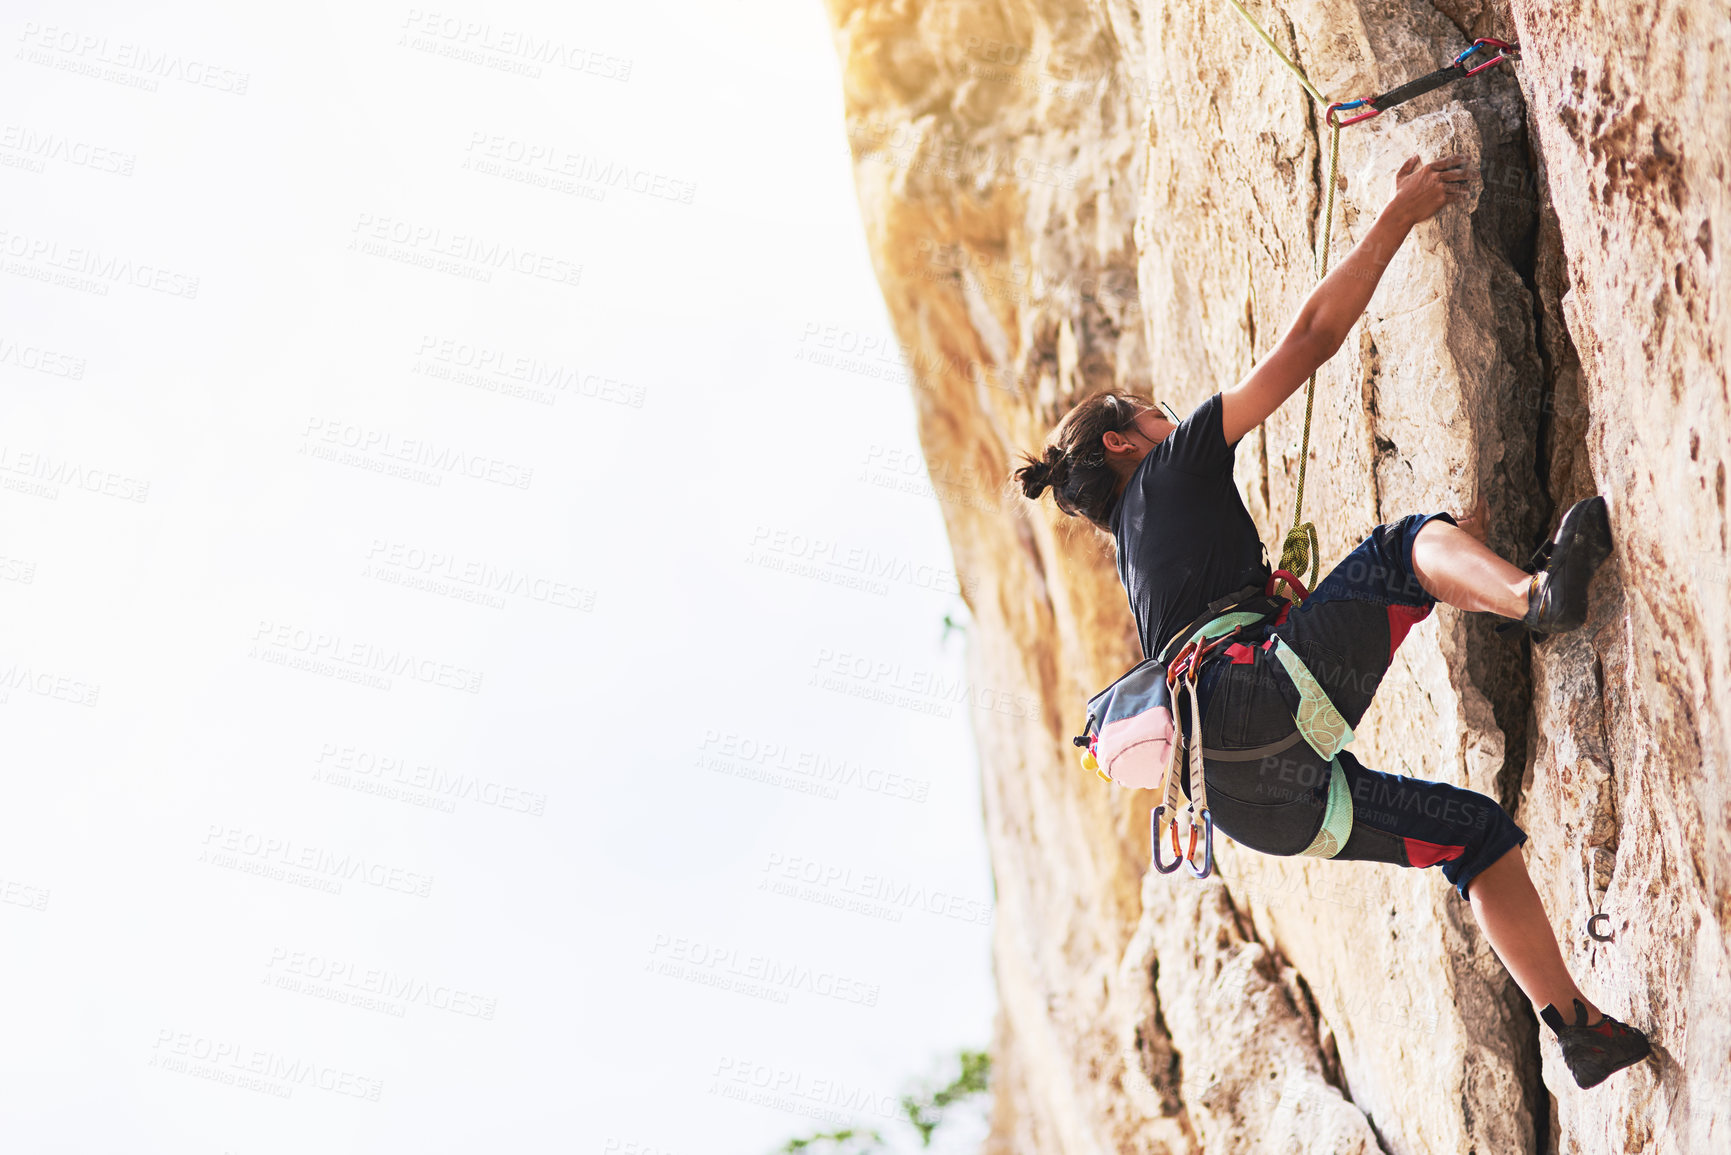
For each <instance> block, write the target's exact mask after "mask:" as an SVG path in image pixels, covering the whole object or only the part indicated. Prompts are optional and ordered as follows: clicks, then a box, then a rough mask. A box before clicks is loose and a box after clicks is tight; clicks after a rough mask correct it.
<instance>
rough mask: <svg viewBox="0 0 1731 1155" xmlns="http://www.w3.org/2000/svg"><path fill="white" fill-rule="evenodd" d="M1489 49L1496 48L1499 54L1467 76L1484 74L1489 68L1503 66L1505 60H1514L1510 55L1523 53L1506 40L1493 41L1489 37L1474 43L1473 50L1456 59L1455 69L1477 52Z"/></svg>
mask: <svg viewBox="0 0 1731 1155" xmlns="http://www.w3.org/2000/svg"><path fill="white" fill-rule="evenodd" d="M1487 47H1488V48H1495V49H1496V50H1497V54H1496V55H1495V56H1493V57H1491V58H1490V59H1489V60H1487V61H1485V62H1484V63H1483V64H1481V65H1479V66H1478V67H1477V68H1469V69H1467V70H1466V74H1467V75H1468V76H1476V75H1478V74H1479V73H1481V72H1483V71H1484V70H1485V69H1487V68H1490V67H1492V66H1494V65H1498V64H1501V63H1502V62H1503V61H1505V60H1511V59H1513V57H1512V56H1511V55H1510V53H1514V54H1515V55H1516V56H1518V55H1520V51H1521V50H1520V49H1519V48H1518V47H1516V46H1515V45H1513V44H1510V43H1509V42H1508V41H1506V40H1491V39H1489V38H1488V37H1487V38H1485V39H1483V40H1475V41H1473V45H1472V47H1471V48H1469V49H1467V50H1466V51H1465V52H1463V53H1461V54H1460V55H1459V56H1457V57H1455V60H1454V67H1456V68H1459V67H1460V66H1461V65H1462V64H1463V63H1464V62H1465V61H1466V58H1467V57H1469V56H1471V55H1472V54H1473V53H1475V52H1477V51H1478V50H1479V49H1481V48H1487Z"/></svg>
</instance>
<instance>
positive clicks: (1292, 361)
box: [1220, 154, 1470, 445]
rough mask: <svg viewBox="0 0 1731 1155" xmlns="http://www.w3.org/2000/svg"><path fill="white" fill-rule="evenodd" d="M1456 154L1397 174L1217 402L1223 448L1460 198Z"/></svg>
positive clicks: (1341, 333)
mask: <svg viewBox="0 0 1731 1155" xmlns="http://www.w3.org/2000/svg"><path fill="white" fill-rule="evenodd" d="M1465 164H1466V162H1465V161H1464V160H1463V159H1462V158H1461V157H1460V156H1459V155H1458V154H1457V155H1455V156H1446V157H1443V158H1442V159H1441V160H1435V161H1432V162H1431V163H1429V164H1420V163H1419V158H1418V157H1416V156H1413V157H1409V158H1408V159H1407V161H1406V163H1405V164H1403V165H1401V167H1400V172H1398V173H1397V174H1395V191H1394V196H1393V197H1392V198H1391V199H1390V200H1389V202H1388V205H1387V207H1385V208H1384V209H1383V210H1382V212H1381V213H1379V214H1378V215H1377V218H1376V223H1375V224H1373V225H1371V227H1370V232H1368V233H1366V234H1365V237H1364V239H1363V240H1361V241H1359V242H1358V244H1356V245H1354V246H1353V247H1352V252H1350V253H1348V254H1347V256H1346V259H1345V260H1344V261H1342V262H1341V263H1340V267H1339V268H1337V269H1335V270H1334V271H1333V272H1331V273H1329V274H1328V276H1327V277H1326V278H1324V279H1323V282H1322V284H1320V285H1318V286H1316V288H1315V289H1313V290H1311V294H1310V298H1309V299H1308V300H1306V301H1305V302H1304V307H1303V308H1301V309H1299V310H1298V316H1297V317H1295V318H1294V319H1293V321H1292V324H1291V325H1290V326H1289V327H1288V328H1287V330H1286V335H1285V336H1283V337H1282V338H1281V339H1280V344H1278V345H1276V346H1275V347H1274V349H1273V351H1272V352H1270V353H1269V354H1268V356H1266V357H1264V358H1263V359H1262V360H1261V361H1260V362H1258V363H1257V365H1256V367H1255V368H1254V369H1252V370H1251V371H1250V373H1249V375H1248V376H1246V377H1245V378H1244V380H1242V381H1240V382H1239V383H1238V384H1236V385H1234V386H1233V387H1232V388H1230V389H1228V390H1226V391H1225V392H1224V394H1223V395H1222V396H1221V413H1220V416H1221V425H1222V427H1223V432H1224V433H1225V434H1226V443H1227V444H1228V445H1230V444H1232V443H1234V442H1236V441H1237V440H1238V439H1239V438H1240V437H1243V436H1244V435H1245V434H1246V433H1249V432H1250V431H1251V430H1252V429H1255V428H1256V427H1257V426H1258V425H1261V424H1262V422H1263V421H1264V420H1266V419H1267V417H1268V415H1269V414H1270V413H1273V412H1274V411H1275V410H1276V409H1278V408H1279V407H1280V403H1281V402H1283V401H1285V400H1286V399H1287V398H1288V397H1290V396H1292V395H1293V394H1294V393H1296V392H1297V391H1298V389H1299V387H1300V386H1301V385H1303V384H1304V383H1305V381H1307V380H1308V379H1309V378H1310V375H1311V374H1312V373H1314V372H1316V370H1317V367H1318V366H1320V365H1321V364H1322V363H1323V362H1324V361H1326V360H1328V359H1329V358H1330V357H1332V356H1334V352H1335V350H1336V349H1339V348H1340V345H1341V342H1342V341H1345V340H1346V335H1347V333H1349V332H1351V330H1352V326H1353V325H1354V324H1355V323H1356V322H1357V321H1358V319H1359V317H1360V316H1361V315H1362V314H1363V313H1364V309H1365V306H1366V305H1368V304H1370V297H1371V294H1372V293H1373V292H1375V291H1376V283H1377V281H1379V280H1381V279H1382V271H1383V269H1384V268H1386V267H1387V265H1388V262H1389V261H1391V260H1392V259H1394V254H1395V250H1397V249H1399V248H1400V245H1401V242H1402V241H1404V240H1406V237H1407V234H1408V233H1409V232H1411V231H1412V227H1413V226H1414V225H1416V224H1418V223H1419V222H1420V221H1423V220H1429V219H1430V218H1431V217H1433V216H1435V215H1436V214H1437V211H1438V210H1440V209H1441V208H1442V207H1443V206H1444V205H1446V204H1448V203H1449V202H1450V201H1457V200H1460V199H1462V198H1463V197H1465V196H1466V193H1467V185H1466V182H1467V180H1468V179H1469V177H1470V174H1469V173H1468V172H1467V171H1466V167H1465Z"/></svg>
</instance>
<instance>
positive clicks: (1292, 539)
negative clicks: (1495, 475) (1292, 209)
mask: <svg viewBox="0 0 1731 1155" xmlns="http://www.w3.org/2000/svg"><path fill="white" fill-rule="evenodd" d="M1228 2H1229V3H1230V4H1231V5H1232V6H1233V7H1234V8H1236V9H1237V10H1238V14H1239V15H1240V16H1242V17H1244V21H1245V23H1247V24H1249V25H1250V27H1251V28H1252V29H1254V30H1255V32H1256V35H1257V36H1259V37H1261V38H1262V42H1263V43H1264V44H1266V45H1268V50H1269V51H1270V52H1272V53H1274V55H1275V56H1276V57H1277V58H1278V59H1279V60H1280V63H1282V64H1284V65H1286V67H1287V69H1288V70H1289V71H1290V72H1291V73H1292V75H1294V76H1296V77H1297V78H1298V83H1300V84H1302V85H1303V86H1304V91H1306V92H1308V93H1309V94H1310V96H1311V99H1313V100H1315V101H1316V102H1317V103H1318V104H1322V105H1326V106H1327V108H1326V110H1325V111H1324V113H1323V120H1324V121H1326V122H1327V124H1328V127H1329V142H1328V199H1327V202H1326V205H1325V207H1324V208H1323V210H1322V252H1321V255H1320V256H1319V257H1318V258H1317V273H1316V279H1317V280H1318V281H1321V280H1323V279H1324V278H1325V277H1327V276H1328V256H1329V242H1330V240H1331V239H1332V237H1333V233H1334V186H1335V181H1336V179H1337V176H1338V173H1339V170H1340V130H1341V129H1342V128H1344V127H1346V126H1347V125H1349V124H1357V123H1358V122H1359V121H1361V120H1369V119H1370V118H1371V117H1373V116H1380V115H1381V114H1382V113H1384V112H1386V111H1388V110H1389V109H1391V108H1393V107H1395V106H1396V105H1400V104H1405V103H1406V102H1407V101H1409V100H1412V99H1414V98H1415V97H1418V96H1422V95H1424V94H1425V93H1427V92H1430V91H1433V90H1434V89H1438V88H1441V87H1442V86H1443V85H1445V84H1448V83H1450V82H1452V81H1455V80H1460V79H1462V78H1463V77H1467V76H1473V75H1476V74H1477V73H1480V72H1483V71H1484V70H1485V69H1487V68H1490V67H1491V66H1492V65H1496V64H1501V63H1502V62H1503V61H1504V60H1508V59H1510V58H1512V57H1514V56H1518V55H1519V54H1520V49H1519V48H1517V47H1516V46H1515V45H1513V44H1509V43H1507V42H1506V41H1502V40H1491V39H1489V38H1485V39H1480V40H1475V41H1473V42H1472V46H1471V47H1470V48H1468V49H1467V50H1466V51H1465V52H1462V53H1461V54H1460V55H1459V56H1456V57H1455V58H1454V60H1453V61H1452V62H1451V63H1450V64H1449V65H1448V66H1446V67H1444V68H1439V69H1437V70H1436V71H1435V72H1431V73H1428V74H1426V75H1424V76H1421V77H1419V78H1418V79H1417V80H1409V81H1407V82H1406V83H1405V84H1401V85H1397V86H1396V87H1394V88H1391V89H1389V90H1388V91H1387V92H1385V93H1382V94H1381V95H1379V96H1372V97H1367V98H1365V99H1362V100H1345V101H1330V100H1329V99H1328V97H1326V96H1324V95H1323V94H1322V93H1321V91H1320V90H1318V89H1317V87H1316V85H1314V84H1312V83H1311V82H1310V78H1309V77H1307V76H1305V75H1304V70H1303V69H1301V68H1299V67H1298V65H1296V64H1294V63H1293V62H1292V61H1291V60H1289V59H1287V56H1286V53H1284V52H1282V51H1281V50H1280V45H1278V44H1276V43H1275V42H1274V37H1272V36H1270V35H1269V34H1268V33H1267V32H1266V31H1265V30H1264V29H1263V27H1262V25H1260V24H1258V23H1257V22H1256V18H1255V17H1254V16H1252V15H1251V14H1250V12H1249V10H1247V9H1246V8H1245V7H1244V5H1243V4H1241V3H1239V0H1228ZM1487 48H1495V49H1496V50H1497V54H1496V56H1494V57H1492V58H1491V59H1490V60H1487V61H1485V62H1484V63H1483V64H1479V65H1477V66H1475V67H1472V68H1468V67H1467V63H1466V62H1467V60H1468V58H1469V57H1471V56H1472V55H1473V53H1475V52H1478V51H1480V50H1481V49H1487ZM1354 108H1369V109H1370V111H1369V112H1361V113H1359V114H1358V115H1357V116H1353V117H1348V118H1347V119H1346V120H1336V119H1335V116H1336V114H1337V113H1340V112H1345V111H1347V110H1349V109H1354ZM1315 404H1316V374H1315V373H1312V374H1311V375H1310V380H1309V382H1307V383H1306V384H1305V386H1304V437H1303V439H1302V441H1301V442H1300V445H1299V450H1298V487H1297V489H1296V490H1295V491H1294V493H1293V497H1292V528H1291V529H1289V530H1287V531H1286V540H1285V541H1284V542H1282V543H1281V546H1280V565H1279V566H1277V567H1276V568H1277V569H1278V570H1286V571H1288V572H1289V573H1292V574H1296V575H1302V574H1304V573H1305V572H1306V571H1307V570H1308V571H1309V576H1308V577H1306V578H1305V579H1304V585H1305V586H1307V587H1309V588H1310V589H1315V588H1316V575H1317V573H1318V572H1319V571H1320V570H1321V568H1322V551H1321V549H1320V547H1319V546H1318V544H1317V537H1316V525H1315V524H1314V523H1312V522H1308V521H1305V520H1304V472H1305V466H1306V465H1308V464H1309V462H1310V417H1311V412H1312V410H1313V409H1314V407H1315ZM1280 584H1281V585H1283V586H1286V587H1287V589H1288V591H1289V596H1293V597H1294V600H1303V597H1304V595H1303V594H1302V593H1300V592H1299V591H1298V589H1297V588H1296V587H1294V586H1293V585H1292V584H1291V583H1289V582H1286V581H1285V580H1282V581H1281V582H1280Z"/></svg>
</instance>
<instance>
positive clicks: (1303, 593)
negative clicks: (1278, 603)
mask: <svg viewBox="0 0 1731 1155" xmlns="http://www.w3.org/2000/svg"><path fill="white" fill-rule="evenodd" d="M1280 582H1285V583H1286V584H1287V585H1289V586H1291V587H1292V588H1293V589H1294V590H1296V591H1297V593H1298V600H1299V601H1303V600H1304V599H1305V598H1307V597H1309V596H1310V591H1309V590H1307V589H1305V588H1304V583H1303V582H1301V581H1299V580H1298V578H1297V576H1296V575H1294V574H1293V573H1291V572H1290V571H1288V570H1283V569H1277V570H1275V571H1274V572H1273V573H1271V574H1269V575H1268V584H1267V585H1266V586H1265V587H1264V588H1263V591H1262V593H1263V596H1264V597H1270V598H1271V597H1273V596H1274V587H1275V586H1276V585H1278V584H1279V583H1280Z"/></svg>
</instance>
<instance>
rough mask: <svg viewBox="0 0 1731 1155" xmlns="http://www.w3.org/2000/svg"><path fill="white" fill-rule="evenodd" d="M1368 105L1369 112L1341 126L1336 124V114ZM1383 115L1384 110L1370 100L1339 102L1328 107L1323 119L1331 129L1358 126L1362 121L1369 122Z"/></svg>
mask: <svg viewBox="0 0 1731 1155" xmlns="http://www.w3.org/2000/svg"><path fill="white" fill-rule="evenodd" d="M1366 105H1369V107H1370V111H1369V112H1361V113H1359V114H1358V115H1357V116H1355V117H1353V118H1352V119H1351V120H1343V121H1341V122H1340V123H1339V124H1336V123H1334V114H1335V112H1337V111H1339V112H1345V111H1346V110H1347V109H1349V108H1363V107H1365V106H1366ZM1381 115H1382V109H1380V108H1378V107H1376V106H1375V105H1374V104H1371V103H1370V101H1368V100H1337V101H1335V102H1334V103H1333V104H1331V105H1329V106H1328V109H1327V111H1325V112H1324V113H1323V114H1322V119H1323V120H1324V121H1326V122H1327V124H1328V127H1330V128H1345V127H1346V126H1347V125H1349V124H1357V123H1358V122H1359V121H1361V120H1369V119H1370V118H1371V117H1373V116H1381Z"/></svg>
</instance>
